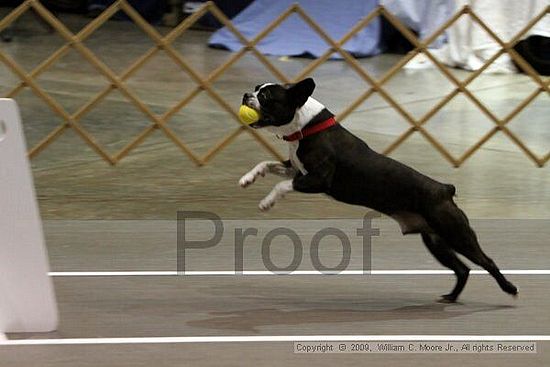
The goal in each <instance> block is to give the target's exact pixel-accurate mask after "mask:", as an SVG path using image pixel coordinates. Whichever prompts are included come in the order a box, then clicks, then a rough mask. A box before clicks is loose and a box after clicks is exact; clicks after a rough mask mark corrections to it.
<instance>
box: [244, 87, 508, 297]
mask: <svg viewBox="0 0 550 367" xmlns="http://www.w3.org/2000/svg"><path fill="white" fill-rule="evenodd" d="M314 88H315V83H314V81H313V79H305V80H303V81H301V82H299V83H297V84H294V85H286V86H282V85H279V84H272V83H268V84H263V85H259V86H257V87H256V88H255V90H254V92H253V93H246V94H245V95H244V97H243V101H242V103H243V104H244V105H247V106H248V107H251V108H253V109H255V110H256V111H258V112H260V116H261V117H260V120H259V121H257V122H255V123H253V124H252V125H251V126H252V127H254V128H266V129H267V130H269V131H271V132H273V133H275V134H277V135H278V136H282V137H283V138H284V139H285V140H286V141H288V144H289V150H290V159H289V160H288V161H285V162H271V161H266V162H261V163H260V164H258V165H257V166H256V167H254V168H253V169H252V170H251V171H250V172H248V173H247V174H245V175H244V176H243V177H242V178H241V179H240V181H239V184H240V185H241V186H242V187H247V186H249V185H250V184H252V183H253V182H254V181H255V180H256V178H258V177H259V176H264V175H265V174H267V173H273V174H276V175H279V176H283V177H286V178H288V179H287V180H284V181H281V182H279V183H278V184H277V185H275V187H274V188H273V190H272V191H271V192H270V193H269V194H268V195H267V196H266V197H265V198H264V199H263V200H262V201H261V202H260V205H259V207H260V209H261V210H262V211H266V210H269V209H270V208H271V207H273V205H275V203H276V202H277V201H278V200H279V199H281V198H282V197H283V196H285V194H288V193H289V192H291V191H298V192H303V193H325V194H328V195H329V196H331V197H333V198H334V199H336V200H339V201H342V202H345V203H349V204H355V205H362V206H365V207H368V208H372V209H374V210H377V211H379V212H381V213H384V214H386V215H388V216H390V217H392V218H393V219H395V220H396V221H397V222H398V223H399V225H400V227H401V230H402V232H403V234H410V233H420V234H421V236H422V240H423V241H424V243H425V244H426V246H427V247H428V250H430V252H431V253H432V254H433V255H434V256H435V258H436V259H437V260H438V261H439V262H440V263H441V264H443V265H444V266H446V267H448V268H450V269H452V270H453V271H454V272H455V274H456V277H457V282H456V285H455V287H454V289H453V290H452V291H451V293H449V294H446V295H443V296H442V297H441V299H440V302H455V301H456V299H457V298H458V296H459V294H460V293H461V292H462V290H463V288H464V286H465V285H466V281H467V279H468V274H469V271H470V269H469V268H468V267H467V266H466V265H465V264H464V263H463V262H462V261H461V260H460V259H459V258H458V257H457V255H456V253H459V254H462V255H464V256H465V257H466V258H468V259H469V260H471V261H472V262H474V263H476V264H478V265H480V266H481V267H483V268H484V269H486V270H487V271H488V272H489V273H490V274H491V275H492V276H493V277H494V278H495V279H496V281H497V282H498V284H499V286H500V287H501V288H502V290H503V291H505V292H506V293H509V294H512V295H517V293H518V290H517V288H516V287H515V286H514V285H513V284H512V283H510V282H509V281H508V280H506V278H505V277H504V276H503V275H502V273H501V272H500V270H499V269H498V267H497V266H496V265H495V263H494V262H493V260H491V259H490V258H489V257H487V255H485V253H484V252H483V251H482V250H481V248H480V247H479V244H478V241H477V238H476V234H475V232H474V231H473V229H472V228H471V227H470V225H469V222H468V218H467V217H466V215H465V214H464V212H463V211H462V210H460V209H459V208H458V207H457V205H456V204H455V202H454V201H453V196H454V194H455V187H454V186H453V185H448V184H443V183H440V182H437V181H435V180H433V179H431V178H429V177H427V176H425V175H423V174H421V173H419V172H417V171H415V170H414V169H412V168H410V167H408V166H405V165H403V164H401V163H399V162H397V161H395V160H393V159H391V158H388V157H386V156H383V155H381V154H378V153H376V152H375V151H373V150H372V149H370V148H369V146H368V145H367V144H366V143H365V142H363V141H362V140H360V139H359V138H357V137H356V136H354V135H353V134H351V133H350V132H349V131H348V130H346V129H344V128H343V127H342V126H341V125H339V124H337V123H336V122H335V121H334V115H333V114H332V113H331V112H330V111H329V110H328V109H326V108H325V106H323V105H322V104H321V103H319V102H318V101H317V100H315V99H313V98H312V97H311V94H312V93H313V90H314Z"/></svg>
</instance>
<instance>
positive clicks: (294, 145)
mask: <svg viewBox="0 0 550 367" xmlns="http://www.w3.org/2000/svg"><path fill="white" fill-rule="evenodd" d="M299 145H300V143H299V142H298V141H290V142H288V155H289V157H290V163H291V164H292V167H294V168H295V169H297V170H298V171H300V172H301V173H302V174H303V175H306V174H307V170H306V169H305V168H304V164H303V163H302V162H301V161H300V159H299V158H298V146H299Z"/></svg>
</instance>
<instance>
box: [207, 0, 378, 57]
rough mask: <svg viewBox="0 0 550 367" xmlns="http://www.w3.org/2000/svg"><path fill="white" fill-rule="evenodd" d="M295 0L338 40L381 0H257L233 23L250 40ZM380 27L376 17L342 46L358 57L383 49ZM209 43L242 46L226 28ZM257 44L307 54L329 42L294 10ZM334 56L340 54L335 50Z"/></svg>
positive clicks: (262, 49) (280, 53)
mask: <svg viewBox="0 0 550 367" xmlns="http://www.w3.org/2000/svg"><path fill="white" fill-rule="evenodd" d="M296 2H298V3H299V4H300V6H301V7H302V8H303V9H304V10H305V12H306V13H307V14H308V15H309V16H310V17H311V18H313V19H314V20H315V22H317V23H318V24H319V25H320V26H321V27H322V28H323V29H324V30H325V32H327V34H328V35H329V36H330V37H331V38H332V39H334V40H336V41H337V40H339V39H340V38H342V37H343V36H344V35H345V34H346V33H347V32H348V31H349V30H350V29H351V28H352V27H353V26H354V25H355V24H356V23H357V22H358V21H359V20H361V19H362V18H363V17H365V16H366V15H367V14H369V13H370V12H371V11H372V10H373V9H374V8H375V7H376V6H377V5H378V0H363V1H357V0H338V1H335V0H333V1H328V0H300V1H296V0H277V1H274V0H256V1H254V2H253V3H252V4H251V5H250V6H248V7H247V8H246V9H244V10H243V11H242V12H241V13H239V14H238V15H237V16H236V17H235V18H234V19H233V23H234V24H235V26H236V27H237V29H238V30H239V31H240V32H242V33H243V35H244V36H245V37H246V38H247V39H249V40H250V39H252V38H254V36H255V35H256V34H258V33H259V32H260V31H262V30H263V29H264V28H265V27H266V26H267V25H268V24H269V23H271V22H272V21H273V20H275V18H277V16H278V15H279V14H281V13H282V12H284V11H285V10H286V9H287V8H288V7H289V6H291V5H292V4H293V3H296ZM380 29H381V27H380V20H379V18H376V19H374V20H373V21H372V22H371V23H369V25H368V26H367V27H365V28H363V30H362V31H360V32H359V33H357V35H356V36H354V37H353V38H352V39H350V40H349V41H348V42H347V43H345V44H344V47H343V48H344V49H345V50H346V51H348V52H350V53H352V54H353V55H354V56H356V57H364V56H372V55H376V54H378V53H380V48H379V42H380V41H379V40H380ZM209 45H210V46H213V47H223V48H227V49H229V50H230V51H237V50H239V49H240V48H241V47H242V46H243V45H242V44H241V43H240V41H239V40H238V39H237V38H236V37H235V36H234V35H233V33H231V31H229V30H228V29H226V28H222V29H220V30H218V31H217V32H215V33H214V34H213V35H212V37H211V38H210V41H209ZM256 47H257V48H258V49H259V50H260V52H262V53H264V54H267V55H277V56H285V55H286V56H297V55H304V54H305V55H311V56H314V57H319V56H321V55H322V54H323V53H324V52H325V51H326V50H327V49H328V48H329V45H328V44H327V43H326V42H325V41H324V40H323V39H322V38H321V37H320V36H319V35H318V34H317V33H316V32H315V31H314V30H313V29H312V28H310V27H309V26H308V24H307V23H305V21H304V20H303V19H302V18H301V17H300V16H299V15H297V14H292V15H291V16H290V17H289V18H287V19H286V20H285V21H284V22H283V23H282V24H281V25H279V27H277V28H276V29H275V30H274V31H273V32H271V33H270V34H268V35H267V36H266V37H265V38H263V39H262V40H261V41H260V42H259V43H258V44H257V45H256ZM332 57H333V58H340V57H341V56H340V55H339V54H337V53H335V54H333V56H332Z"/></svg>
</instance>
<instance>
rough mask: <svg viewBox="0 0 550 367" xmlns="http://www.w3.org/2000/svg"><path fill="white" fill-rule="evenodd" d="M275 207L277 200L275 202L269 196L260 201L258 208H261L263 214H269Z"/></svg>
mask: <svg viewBox="0 0 550 367" xmlns="http://www.w3.org/2000/svg"><path fill="white" fill-rule="evenodd" d="M274 205H275V200H273V199H272V198H271V197H269V196H268V197H266V198H265V199H263V200H262V201H260V204H259V205H258V208H260V210H261V211H262V212H267V211H268V210H269V209H271V208H273V206H274Z"/></svg>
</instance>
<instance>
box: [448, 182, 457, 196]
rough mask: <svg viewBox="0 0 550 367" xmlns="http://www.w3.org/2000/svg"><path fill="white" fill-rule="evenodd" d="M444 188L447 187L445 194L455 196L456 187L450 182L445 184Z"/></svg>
mask: <svg viewBox="0 0 550 367" xmlns="http://www.w3.org/2000/svg"><path fill="white" fill-rule="evenodd" d="M445 188H446V189H447V194H448V195H449V196H451V197H453V196H456V187H455V186H454V185H451V184H445Z"/></svg>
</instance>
